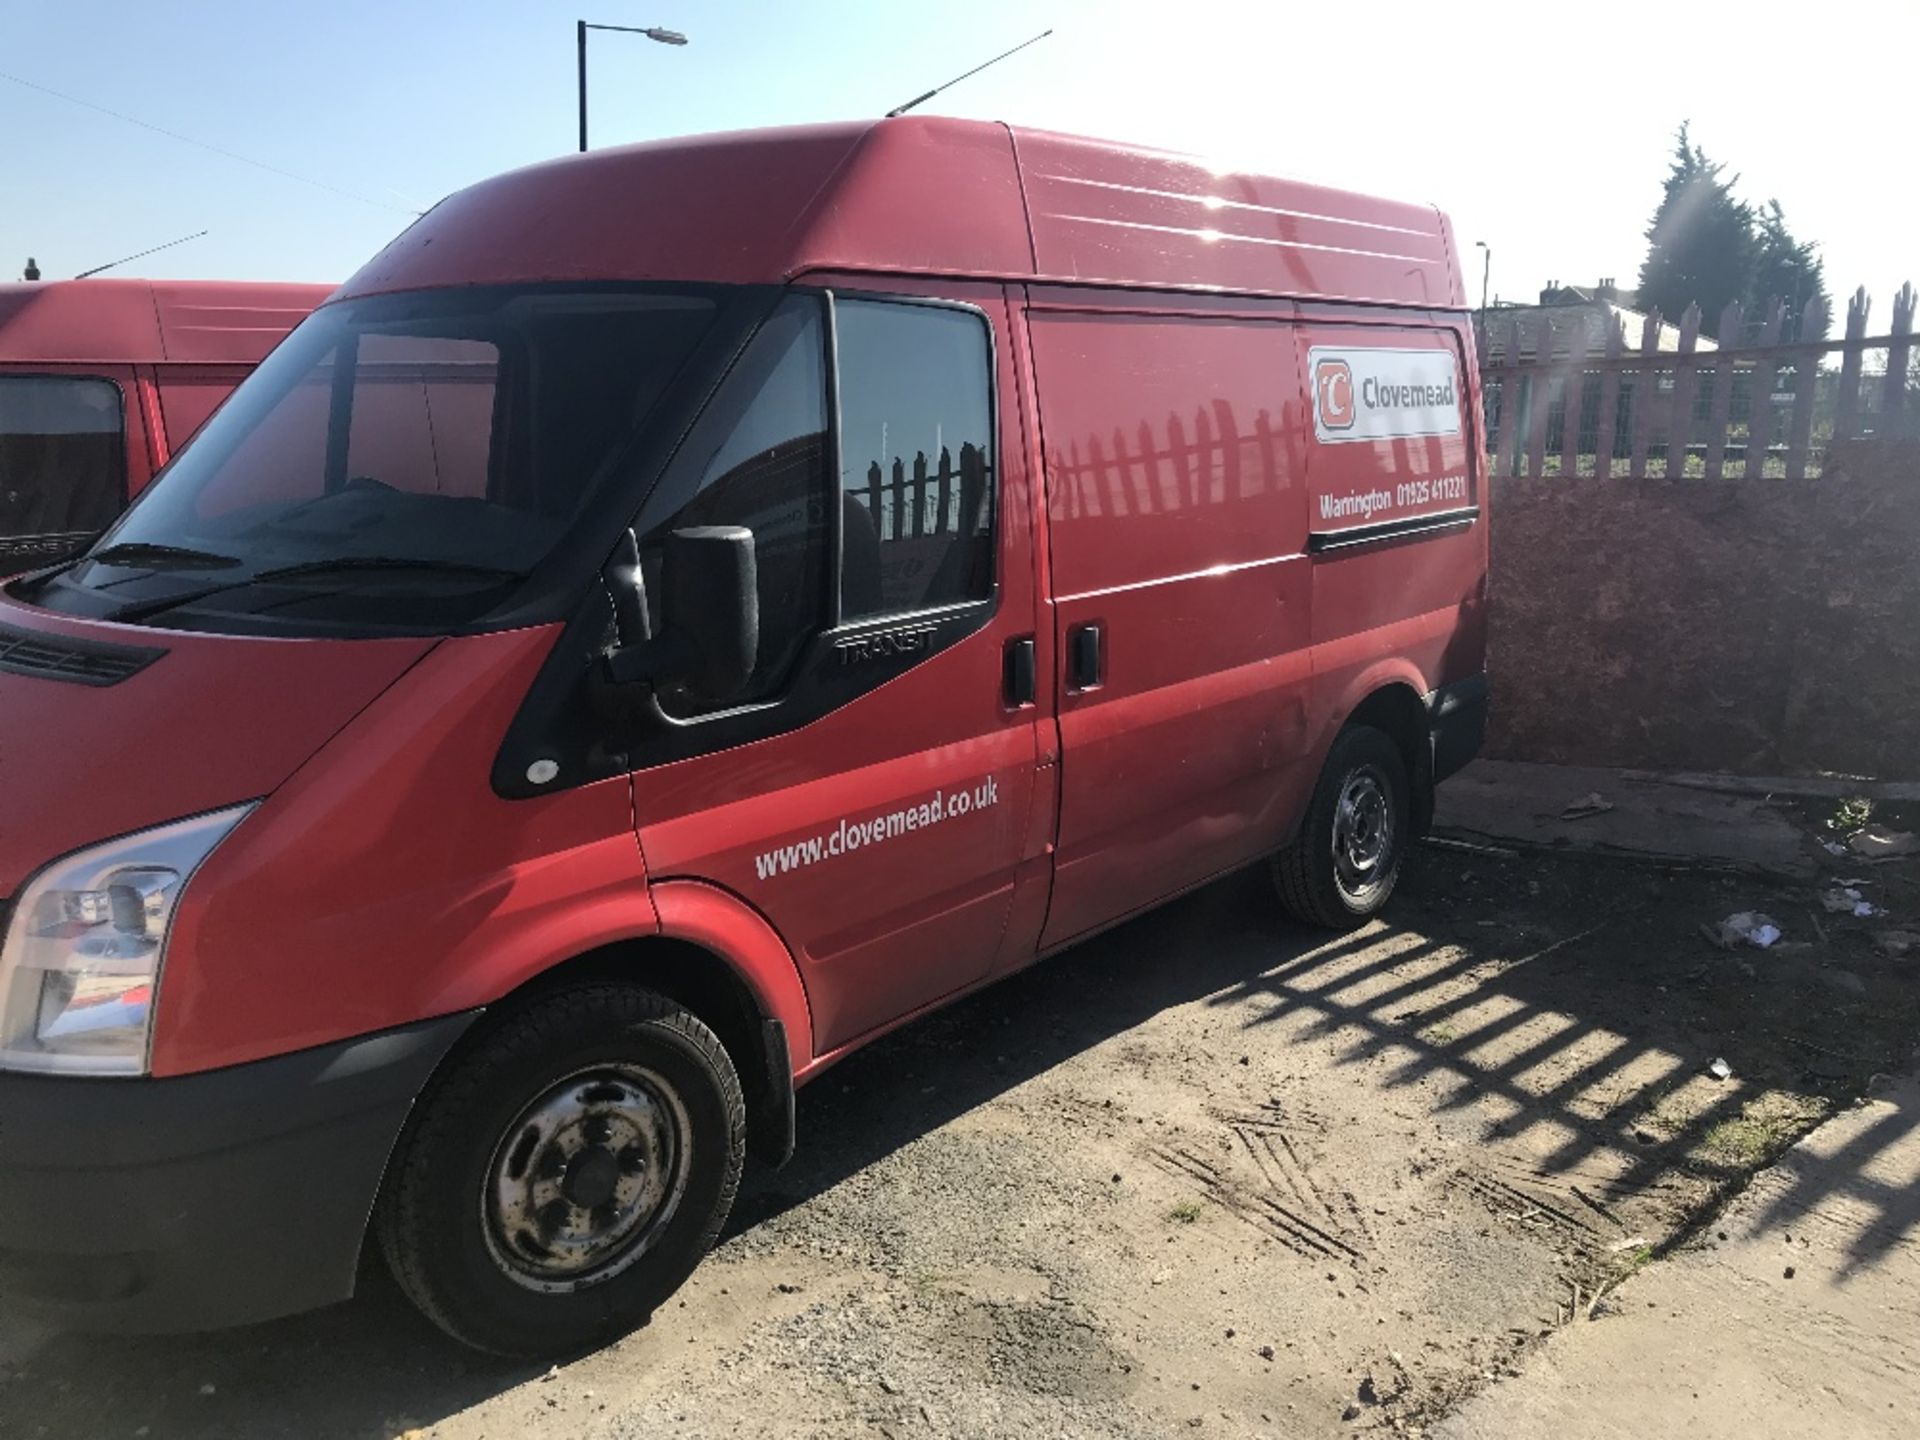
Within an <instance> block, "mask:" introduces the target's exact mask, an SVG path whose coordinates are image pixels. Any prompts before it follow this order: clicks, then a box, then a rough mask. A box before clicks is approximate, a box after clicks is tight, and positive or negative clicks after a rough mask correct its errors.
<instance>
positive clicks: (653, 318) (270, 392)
mask: <svg viewBox="0 0 1920 1440" xmlns="http://www.w3.org/2000/svg"><path fill="white" fill-rule="evenodd" d="M715 311H716V305H715V302H714V301H713V300H712V299H711V298H709V297H706V296H701V295H694V294H662V293H658V292H646V293H635V292H592V293H581V292H565V291H554V290H547V289H542V290H537V291H525V290H523V291H518V292H502V291H497V290H494V291H478V290H463V291H458V292H429V293H420V294H409V295H401V296H379V297H373V298H369V299H363V300H350V301H344V302H341V303H338V304H334V305H328V306H325V307H323V308H322V309H320V310H319V311H316V312H315V313H314V314H313V315H312V316H311V317H310V318H308V319H307V320H306V321H305V322H303V323H302V324H301V325H300V327H299V328H298V329H297V330H295V331H294V333H293V334H292V335H291V336H290V337H289V338H288V339H287V340H286V342H285V343H283V344H282V345H281V346H280V347H279V348H278V349H277V350H275V351H274V352H273V354H272V355H270V356H269V357H268V358H267V360H266V361H265V362H264V363H263V364H262V365H261V366H260V368H259V369H258V370H257V371H255V373H254V374H253V375H252V376H250V377H249V378H248V379H247V381H246V382H245V383H244V384H242V385H241V386H240V387H239V389H237V390H236V391H235V392H234V394H233V396H232V398H231V399H230V400H228V402H227V403H226V405H224V406H223V407H222V408H221V409H220V411H219V412H218V413H217V414H216V415H215V416H214V417H213V419H212V420H211V421H209V422H208V424H207V425H206V427H205V428H204V429H203V430H202V431H201V432H200V433H199V434H198V435H197V436H196V437H195V438H194V441H193V443H192V444H191V445H190V446H188V447H187V448H186V449H185V450H183V451H182V452H181V454H180V456H179V457H178V458H177V459H176V460H175V461H174V463H173V465H172V466H171V467H170V468H169V469H168V470H167V471H166V472H165V474H163V475H162V476H161V477H160V478H159V479H158V480H157V481H156V482H155V484H154V485H153V486H152V487H151V488H150V489H149V490H148V492H147V493H146V494H145V495H144V496H142V497H141V499H140V501H139V503H138V504H137V505H135V506H134V508H133V509H132V510H131V511H130V512H129V513H128V514H127V516H126V517H125V519H124V520H123V521H122V523H121V524H120V525H119V526H118V527H117V528H116V529H114V530H113V531H112V532H111V533H109V534H108V535H107V536H105V537H104V538H103V539H102V541H101V543H100V544H99V545H98V546H97V547H95V549H94V550H92V551H91V552H90V553H89V554H88V556H87V557H85V558H84V559H83V560H82V561H81V562H80V564H79V566H77V567H76V569H75V571H74V572H73V573H72V575H71V576H70V577H69V583H79V584H82V585H85V586H87V587H88V588H94V589H111V590H112V592H113V593H114V594H116V595H124V596H125V597H126V598H127V599H128V600H129V602H130V605H129V607H128V610H129V612H130V613H129V615H128V616H127V617H126V618H134V616H136V615H138V614H144V613H149V612H155V611H166V610H170V609H175V608H178V607H179V606H183V605H188V604H191V605H192V606H193V607H194V608H195V609H196V610H202V611H204V610H207V609H213V610H216V611H218V610H220V609H222V608H225V607H229V606H230V607H233V608H235V609H246V610H249V611H258V610H260V609H263V608H267V607H268V605H270V604H271V605H274V606H285V605H288V604H292V605H295V606H297V607H299V609H298V612H297V613H303V614H304V613H313V608H312V607H313V593H314V592H321V593H324V592H329V591H331V592H334V593H336V594H337V593H341V592H345V591H351V590H353V589H355V588H356V587H358V588H361V589H364V588H366V587H368V586H374V587H377V588H379V589H380V590H381V591H382V594H383V597H384V599H385V601H386V602H387V603H390V604H391V603H394V602H395V601H396V600H400V601H404V599H405V597H406V595H407V593H408V592H416V593H418V594H420V595H421V596H423V597H426V598H431V599H432V600H434V601H435V602H437V605H436V608H437V609H438V610H441V611H445V610H447V609H448V608H449V607H451V609H452V610H453V611H456V612H457V611H459V610H462V609H465V610H468V611H470V612H472V613H474V614H477V613H480V612H481V611H483V610H484V609H485V608H486V607H487V606H488V605H489V604H491V603H493V602H495V601H497V600H498V599H499V598H500V593H501V591H502V590H503V589H505V588H510V587H511V586H513V585H515V584H517V583H518V582H519V581H520V580H521V579H523V578H525V577H526V576H527V575H528V574H529V573H530V572H532V571H533V570H534V569H535V567H537V566H538V565H539V564H540V563H541V561H542V560H543V559H544V558H545V557H546V556H547V554H548V553H549V552H550V551H551V550H552V549H553V548H554V547H555V545H556V544H557V543H558V542H559V540H560V538H561V537H562V535H564V534H565V533H566V532H567V531H568V529H569V527H570V526H571V525H572V524H573V522H574V521H575V520H576V519H577V518H578V517H579V516H580V514H581V512H582V511H583V509H584V508H585V507H586V505H587V504H588V501H589V498H590V497H591V495H592V494H593V493H594V491H595V489H596V488H597V486H598V484H599V483H600V481H601V480H602V479H603V477H604V476H605V474H606V472H607V471H608V470H609V469H610V468H611V467H612V466H613V464H614V463H615V462H616V461H617V459H618V458H619V456H620V455H621V454H623V453H624V451H625V449H626V442H627V441H628V439H629V437H630V436H632V435H633V434H634V433H635V431H636V428H637V427H638V426H639V425H640V423H641V422H642V421H643V420H644V419H645V418H646V416H647V414H648V412H649V411H650V410H651V409H652V408H653V407H654V405H655V403H656V401H658V399H659V398H660V396H661V393H662V392H663V391H664V390H665V389H666V387H667V385H668V383H669V382H670V381H671V380H672V379H673V377H674V375H675V374H676V373H677V372H678V371H679V369H680V368H681V366H682V365H683V364H684V363H685V361H686V359H687V357H688V355H689V354H690V353H691V352H692V350H693V349H694V347H695V345H696V344H697V343H698V342H699V340H700V338H701V337H702V335H703V334H705V332H706V331H707V329H708V327H709V326H710V325H711V324H712V322H713V319H714V315H715ZM130 581H132V582H135V583H131V584H130ZM280 584H284V585H291V586H293V587H294V588H295V589H296V590H298V591H301V592H303V593H301V595H300V596H299V597H298V598H296V599H294V600H291V601H289V600H288V599H287V598H286V597H285V596H279V597H278V598H275V597H274V596H273V595H272V594H270V593H268V594H263V587H265V586H270V585H280ZM176 594H177V596H178V597H179V598H178V599H175V598H173V597H174V596H175V595H176ZM136 596H138V599H137V600H136V599H135V597H136ZM401 608H402V609H404V608H405V607H404V605H402V606H401Z"/></svg>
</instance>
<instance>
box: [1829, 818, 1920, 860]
mask: <svg viewBox="0 0 1920 1440" xmlns="http://www.w3.org/2000/svg"><path fill="white" fill-rule="evenodd" d="M1847 848H1848V849H1849V850H1851V851H1852V852H1853V853H1854V854H1856V855H1858V856H1861V857H1862V858H1863V859H1867V860H1892V859H1895V858H1896V857H1898V856H1901V855H1920V835H1916V834H1914V833H1913V832H1912V831H1911V830H1894V829H1890V828H1889V827H1887V826H1885V825H1869V826H1867V827H1866V829H1864V830H1858V831H1855V832H1854V834H1853V835H1852V836H1851V837H1850V838H1849V839H1848V840H1847Z"/></svg>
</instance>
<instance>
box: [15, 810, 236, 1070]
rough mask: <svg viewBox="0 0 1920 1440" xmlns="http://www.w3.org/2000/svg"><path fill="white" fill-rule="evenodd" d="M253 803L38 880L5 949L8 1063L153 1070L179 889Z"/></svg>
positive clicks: (81, 859) (100, 851) (106, 848)
mask: <svg viewBox="0 0 1920 1440" xmlns="http://www.w3.org/2000/svg"><path fill="white" fill-rule="evenodd" d="M252 808H253V807H252V806H251V805H239V806H235V807H234V808H233V809H231V810H220V811H216V812H215V813H214V814H211V815H196V816H195V817H194V818H193V819H191V820H176V821H175V822H174V823H172V824H171V825H162V826H160V827H158V828H157V829H153V830H143V831H141V832H140V833H139V834H137V835H127V836H124V837H122V838H121V839H118V840H109V841H108V842H107V843H106V844H104V845H96V846H94V847H93V848H92V849H90V850H81V851H79V852H77V853H76V854H73V855H69V856H67V857H66V858H65V859H62V860H57V861H55V862H54V863H53V864H52V865H49V866H48V867H47V868H46V869H45V870H42V871H41V872H40V873H39V874H38V875H36V876H34V878H33V879H32V881H31V882H29V883H28V885H27V887H26V889H24V890H22V891H21V892H20V897H19V900H18V902H17V903H16V904H15V906H14V909H13V917H12V920H11V921H10V922H9V924H8V926H7V933H6V939H5V944H4V946H0V1070H41V1071H59V1072H62V1073H66V1074H77V1075H140V1074H143V1073H145V1071H146V1068H147V1044H148V1040H149V1038H150V1037H151V1034H152V1030H153V998H154V990H155V988H156V987H157V986H158V985H159V983H160V961H161V958H162V956H163V955H164V954H165V952H166V948H167V933H168V931H169V930H170V929H171V928H172V925H173V917H174V913H175V911H176V910H177V909H178V907H179V904H180V893H181V891H183V890H185V889H186V887H187V882H188V881H189V880H191V879H192V878H193V872H194V871H195V870H197V869H199V868H200V862H201V861H203V860H205V859H206V858H207V856H209V855H210V854H212V853H213V847H214V846H216V845H218V844H219V843H220V842H221V840H223V839H224V838H225V837H226V835H227V832H228V831H230V830H232V829H233V827H234V826H235V825H238V824H239V823H240V821H241V820H242V819H243V818H244V817H245V816H246V814H247V812H248V811H249V810H251V809H252Z"/></svg>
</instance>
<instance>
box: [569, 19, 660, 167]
mask: <svg viewBox="0 0 1920 1440" xmlns="http://www.w3.org/2000/svg"><path fill="white" fill-rule="evenodd" d="M575 23H576V29H575V35H576V38H577V48H578V50H579V54H580V153H581V154H582V155H584V154H586V153H587V32H588V31H589V30H618V31H620V32H622V33H623V34H627V35H644V36H646V37H647V39H649V40H655V41H658V42H659V43H660V44H662V45H684V44H686V43H687V37H686V36H684V35H682V34H681V33H680V32H679V31H678V30H662V29H661V28H660V27H658V26H657V25H649V26H644V27H643V26H639V25H590V24H588V23H587V22H586V21H585V20H580V21H577V22H575Z"/></svg>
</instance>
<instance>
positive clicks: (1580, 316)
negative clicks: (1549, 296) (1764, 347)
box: [1480, 287, 1717, 364]
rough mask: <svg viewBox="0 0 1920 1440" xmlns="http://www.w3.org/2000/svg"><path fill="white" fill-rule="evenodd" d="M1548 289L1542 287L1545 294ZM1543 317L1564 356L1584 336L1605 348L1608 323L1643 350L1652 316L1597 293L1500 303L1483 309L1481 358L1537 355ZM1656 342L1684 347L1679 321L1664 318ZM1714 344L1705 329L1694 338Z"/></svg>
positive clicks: (1700, 345)
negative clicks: (1535, 302)
mask: <svg viewBox="0 0 1920 1440" xmlns="http://www.w3.org/2000/svg"><path fill="white" fill-rule="evenodd" d="M1549 288H1550V290H1552V292H1553V293H1554V294H1556V295H1562V296H1564V295H1569V294H1572V293H1579V292H1577V291H1575V289H1574V287H1567V288H1565V289H1559V288H1557V287H1549ZM1546 293H1547V292H1542V294H1543V298H1544V296H1545V294H1546ZM1543 322H1544V323H1545V324H1546V326H1547V331H1548V334H1549V335H1550V337H1551V344H1552V350H1551V353H1552V355H1553V356H1555V357H1556V358H1560V357H1565V356H1567V355H1569V354H1571V353H1572V351H1573V349H1574V345H1575V342H1576V341H1583V342H1584V344H1583V346H1582V348H1583V349H1584V350H1585V352H1586V353H1587V354H1589V355H1597V354H1604V353H1605V352H1606V348H1607V330H1608V327H1609V326H1616V327H1618V328H1619V329H1620V332H1621V334H1622V335H1623V336H1624V337H1625V341H1626V344H1625V347H1624V348H1625V349H1626V350H1627V352H1629V353H1633V352H1636V351H1639V350H1640V349H1641V348H1642V344H1643V336H1644V335H1645V332H1646V323H1647V316H1645V315H1643V314H1642V313H1641V312H1640V311H1638V310H1630V309H1628V308H1627V307H1626V306H1625V305H1623V304H1619V303H1617V302H1614V301H1608V300H1601V299H1596V298H1584V299H1555V300H1553V301H1552V302H1549V303H1545V304H1540V305H1501V306H1496V307H1495V308H1493V309H1491V310H1487V311H1483V312H1482V313H1481V317H1480V332H1481V333H1480V358H1481V359H1482V360H1483V361H1485V362H1487V363H1491V364H1503V363H1511V362H1509V361H1508V353H1509V352H1510V351H1512V352H1514V353H1515V354H1516V355H1517V358H1519V359H1520V360H1531V359H1533V358H1534V356H1535V355H1536V354H1538V353H1539V349H1540V326H1541V324H1542V323H1543ZM1516 339H1517V344H1516ZM1655 348H1656V349H1658V350H1661V351H1665V352H1669V353H1671V352H1674V351H1677V350H1678V349H1679V348H1680V327H1679V326H1678V325H1670V324H1668V323H1666V322H1665V321H1664V320H1663V321H1662V322H1661V323H1660V328H1659V332H1658V340H1657V343H1656V345H1655ZM1715 348H1717V347H1716V346H1715V345H1714V342H1713V341H1712V340H1711V339H1709V338H1708V337H1707V336H1705V335H1702V336H1700V337H1699V339H1698V340H1697V341H1696V342H1695V349H1696V350H1703V351H1704V350H1712V349H1715Z"/></svg>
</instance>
